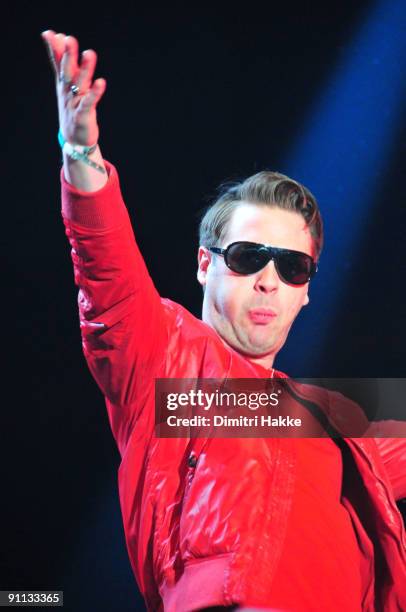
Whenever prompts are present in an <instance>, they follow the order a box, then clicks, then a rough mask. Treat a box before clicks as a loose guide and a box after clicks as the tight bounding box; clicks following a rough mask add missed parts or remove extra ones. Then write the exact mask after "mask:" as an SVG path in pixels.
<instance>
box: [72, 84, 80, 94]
mask: <svg viewBox="0 0 406 612" xmlns="http://www.w3.org/2000/svg"><path fill="white" fill-rule="evenodd" d="M70 90H71V93H72V96H77V95H78V94H79V87H78V86H77V85H71V86H70Z"/></svg>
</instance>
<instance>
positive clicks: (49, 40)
mask: <svg viewBox="0 0 406 612" xmlns="http://www.w3.org/2000/svg"><path fill="white" fill-rule="evenodd" d="M55 36H56V34H55V32H54V31H53V30H45V32H42V33H41V37H42V40H43V41H44V44H45V48H46V51H47V54H48V58H49V61H50V63H51V66H52V69H53V71H54V73H55V76H56V77H58V75H59V65H58V63H57V61H56V54H55V48H54V40H55Z"/></svg>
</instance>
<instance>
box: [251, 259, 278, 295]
mask: <svg viewBox="0 0 406 612" xmlns="http://www.w3.org/2000/svg"><path fill="white" fill-rule="evenodd" d="M278 284H279V276H278V273H277V271H276V268H275V264H274V262H273V261H272V260H271V261H270V262H269V263H268V264H267V265H266V266H265V268H262V270H260V271H259V272H257V276H256V280H255V289H256V290H257V291H259V292H260V293H272V292H273V291H276V289H277V287H278Z"/></svg>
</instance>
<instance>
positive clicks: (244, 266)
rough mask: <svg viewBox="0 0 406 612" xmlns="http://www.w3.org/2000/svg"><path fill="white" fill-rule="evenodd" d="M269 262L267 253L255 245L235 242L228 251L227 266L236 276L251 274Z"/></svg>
mask: <svg viewBox="0 0 406 612" xmlns="http://www.w3.org/2000/svg"><path fill="white" fill-rule="evenodd" d="M268 261H270V255H269V253H268V251H267V250H266V249H264V248H261V247H260V246H259V245H257V244H251V243H249V242H236V243H235V244H233V245H231V247H230V248H229V249H228V254H227V265H228V266H229V268H231V270H233V271H234V272H237V273H238V274H253V273H254V272H258V270H261V268H263V267H264V266H266V264H267V263H268Z"/></svg>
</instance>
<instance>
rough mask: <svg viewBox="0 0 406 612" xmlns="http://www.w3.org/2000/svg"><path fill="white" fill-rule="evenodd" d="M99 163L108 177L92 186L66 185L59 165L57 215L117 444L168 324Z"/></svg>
mask: <svg viewBox="0 0 406 612" xmlns="http://www.w3.org/2000/svg"><path fill="white" fill-rule="evenodd" d="M106 167H107V171H108V173H109V178H108V182H107V183H106V185H105V186H104V187H103V188H102V189H100V190H98V191H96V192H92V193H88V192H83V191H80V190H78V189H76V188H75V187H73V186H72V185H70V184H69V183H68V182H67V181H66V180H65V178H64V175H63V169H62V171H61V183H62V217H63V221H64V224H65V228H66V230H65V231H66V235H67V237H68V240H69V242H70V245H71V256H72V261H73V267H74V279H75V284H76V285H77V286H78V288H79V295H78V304H79V319H80V327H81V334H82V346H83V352H84V355H85V357H86V360H87V363H88V366H89V368H90V371H91V372H92V374H93V377H94V378H95V380H96V382H97V384H98V386H99V387H100V389H101V390H102V392H103V394H104V395H105V397H106V400H107V407H108V410H109V418H110V423H111V425H112V429H113V434H114V435H115V437H116V440H117V442H118V444H119V447H122V445H123V444H124V443H125V440H127V439H128V436H129V434H130V432H131V430H132V428H133V426H134V425H135V424H136V422H137V420H138V419H139V418H140V416H141V414H142V409H143V407H144V406H145V405H146V403H147V399H148V397H149V396H150V390H151V385H153V378H154V374H155V373H156V372H157V371H158V369H159V367H160V365H161V364H162V362H163V359H164V356H165V344H166V336H167V330H166V324H165V317H164V311H163V306H162V303H161V300H160V297H159V295H158V292H157V290H156V289H155V287H154V284H153V282H152V280H151V278H150V276H149V274H148V271H147V269H146V266H145V263H144V260H143V258H142V256H141V254H140V252H139V249H138V246H137V244H136V241H135V238H134V233H133V230H132V227H131V222H130V219H129V216H128V212H127V209H126V207H125V204H124V202H123V198H122V195H121V191H120V186H119V179H118V175H117V171H116V170H115V168H114V166H112V165H111V164H109V163H108V162H106ZM150 421H151V417H149V422H150Z"/></svg>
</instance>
